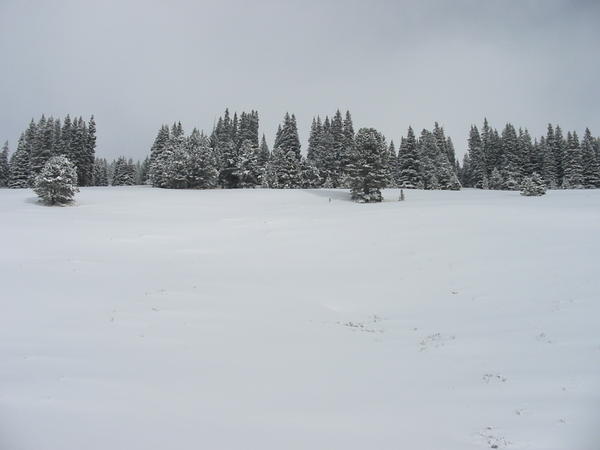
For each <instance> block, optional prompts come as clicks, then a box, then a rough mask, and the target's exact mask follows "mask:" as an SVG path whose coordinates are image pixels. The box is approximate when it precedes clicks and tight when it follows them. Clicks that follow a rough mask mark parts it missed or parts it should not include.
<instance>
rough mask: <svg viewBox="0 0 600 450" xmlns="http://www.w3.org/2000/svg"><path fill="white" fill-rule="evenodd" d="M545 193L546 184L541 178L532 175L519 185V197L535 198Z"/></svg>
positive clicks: (535, 174) (534, 174)
mask: <svg viewBox="0 0 600 450" xmlns="http://www.w3.org/2000/svg"><path fill="white" fill-rule="evenodd" d="M545 193H546V184H545V183H544V180H543V179H542V177H541V176H539V175H538V174H537V173H535V172H534V173H533V175H531V176H530V177H525V178H524V179H523V182H522V183H521V195H525V196H527V197H535V196H539V195H544V194H545Z"/></svg>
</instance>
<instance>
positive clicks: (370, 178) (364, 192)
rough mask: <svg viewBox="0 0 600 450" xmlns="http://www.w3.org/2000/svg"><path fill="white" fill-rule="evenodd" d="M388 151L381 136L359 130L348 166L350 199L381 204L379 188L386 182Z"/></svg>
mask: <svg viewBox="0 0 600 450" xmlns="http://www.w3.org/2000/svg"><path fill="white" fill-rule="evenodd" d="M388 155H389V153H388V149H387V147H386V145H385V139H384V138H383V135H382V134H381V133H379V132H378V131H377V130H375V129H373V128H361V129H360V130H358V133H357V134H356V138H355V145H354V151H353V153H352V157H351V162H350V164H349V166H348V173H349V183H350V192H351V195H352V199H353V200H355V201H357V202H360V203H366V202H381V201H382V200H383V197H382V196H381V188H383V187H385V184H386V182H387V165H388V161H387V159H388Z"/></svg>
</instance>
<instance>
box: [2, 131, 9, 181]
mask: <svg viewBox="0 0 600 450" xmlns="http://www.w3.org/2000/svg"><path fill="white" fill-rule="evenodd" d="M9 178H10V167H9V165H8V141H6V142H5V143H4V146H2V151H1V152H0V187H7V186H8V181H9Z"/></svg>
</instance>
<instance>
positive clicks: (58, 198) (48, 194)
mask: <svg viewBox="0 0 600 450" xmlns="http://www.w3.org/2000/svg"><path fill="white" fill-rule="evenodd" d="M33 190H34V191H35V193H36V194H37V195H38V196H39V197H40V198H41V199H42V200H43V201H44V202H45V203H47V204H49V205H56V204H65V203H69V202H71V201H72V200H73V197H74V196H75V193H76V192H77V191H78V189H77V171H76V170H75V166H74V165H73V163H72V162H71V161H69V160H68V159H67V158H66V157H65V156H62V155H60V156H53V157H51V158H50V159H48V161H46V164H45V165H44V167H43V168H42V170H41V171H40V173H39V174H38V175H37V176H36V178H35V181H34V186H33Z"/></svg>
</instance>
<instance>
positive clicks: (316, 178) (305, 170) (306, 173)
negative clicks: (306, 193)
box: [300, 158, 323, 189]
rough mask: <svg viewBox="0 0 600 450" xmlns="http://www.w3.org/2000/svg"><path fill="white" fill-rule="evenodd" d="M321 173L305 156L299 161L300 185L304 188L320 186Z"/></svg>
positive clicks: (321, 181)
mask: <svg viewBox="0 0 600 450" xmlns="http://www.w3.org/2000/svg"><path fill="white" fill-rule="evenodd" d="M322 183H323V180H321V174H320V173H319V169H317V166H316V165H315V164H313V163H312V162H310V161H309V160H308V159H307V158H302V160H301V161H300V186H301V187H302V188H304V189H315V188H318V187H320V186H321V184H322Z"/></svg>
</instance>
